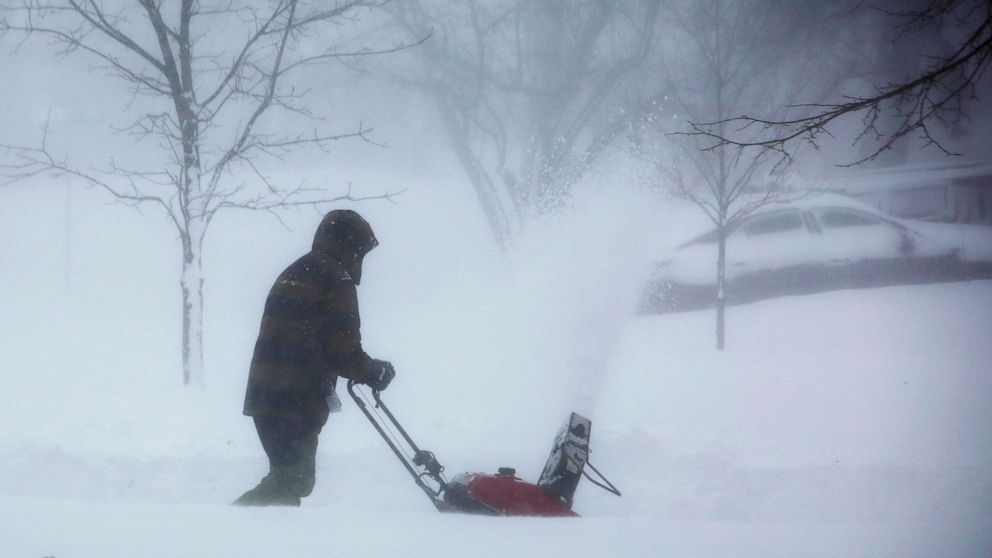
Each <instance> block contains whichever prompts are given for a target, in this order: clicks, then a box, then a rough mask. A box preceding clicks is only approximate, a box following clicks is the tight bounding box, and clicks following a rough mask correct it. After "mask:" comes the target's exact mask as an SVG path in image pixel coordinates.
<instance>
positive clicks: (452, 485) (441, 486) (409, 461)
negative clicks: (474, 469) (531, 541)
mask: <svg viewBox="0 0 992 558" xmlns="http://www.w3.org/2000/svg"><path fill="white" fill-rule="evenodd" d="M356 387H357V386H356V384H355V382H354V381H349V382H348V394H349V395H351V398H352V399H353V400H354V401H355V403H356V404H357V405H358V408H360V409H361V410H362V412H363V413H364V414H365V417H366V418H368V419H369V422H371V423H372V426H374V427H375V429H376V430H377V431H378V432H379V435H380V436H382V439H383V440H385V441H386V444H387V445H388V446H389V448H390V449H391V450H393V453H394V454H396V457H397V458H398V459H399V460H400V462H401V463H402V464H403V466H404V467H406V470H407V471H408V472H409V473H410V475H411V476H413V481H414V482H415V483H416V484H417V486H419V487H420V488H421V490H423V491H424V493H425V494H427V497H428V498H430V500H431V503H432V504H434V507H436V508H437V509H438V510H439V511H442V512H456V513H472V514H481V515H517V516H540V517H562V516H577V515H578V514H577V513H575V512H574V511H572V497H573V496H574V495H575V489H576V487H578V485H579V480H581V478H582V476H583V475H584V476H585V477H586V478H588V479H589V481H590V482H592V483H593V484H595V485H596V486H599V487H600V488H602V489H604V490H606V491H608V492H611V493H613V494H616V495H617V496H620V491H619V490H617V488H616V487H615V486H613V484H612V483H611V482H610V481H609V480H607V479H606V477H604V476H603V474H602V473H600V472H599V471H598V470H596V468H595V467H593V465H592V463H589V432H590V428H591V426H592V423H591V422H590V421H589V419H587V418H585V417H582V416H580V415H578V414H576V413H572V415H571V416H570V417H569V420H568V423H567V424H566V425H565V426H564V428H562V430H561V432H559V433H558V436H557V437H556V438H555V443H554V446H553V447H552V449H551V455H550V456H549V457H548V461H547V464H546V465H545V466H544V472H542V473H541V478H540V479H539V480H538V481H537V484H531V483H529V482H524V481H523V480H521V479H519V478H517V477H516V470H514V469H512V468H510V467H500V468H499V471H498V472H497V473H496V474H495V475H493V474H487V473H461V474H459V475H456V476H455V477H454V478H452V479H451V480H450V481H448V480H446V479H445V478H444V475H443V474H442V473H443V472H444V467H443V466H441V464H440V463H438V461H437V458H436V457H434V454H433V453H431V452H429V451H426V450H422V449H420V448H419V447H417V444H415V443H414V441H413V440H412V439H411V438H410V435H409V434H407V433H406V430H404V429H403V427H402V426H401V425H400V423H399V421H397V420H396V417H395V416H393V413H391V412H390V411H389V407H387V406H386V404H385V403H383V402H382V399H381V398H380V396H379V392H378V391H375V390H372V400H371V401H370V400H369V399H368V397H367V396H366V395H365V393H364V392H359V391H356ZM380 411H381V413H380ZM586 467H588V468H589V469H591V470H592V471H593V472H594V473H595V474H596V476H597V477H598V478H599V479H600V480H596V479H594V478H593V477H592V476H590V475H589V473H588V472H587V471H586ZM600 481H602V482H600Z"/></svg>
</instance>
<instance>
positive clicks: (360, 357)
mask: <svg viewBox="0 0 992 558" xmlns="http://www.w3.org/2000/svg"><path fill="white" fill-rule="evenodd" d="M376 245H378V241H377V240H376V238H375V235H374V234H373V233H372V227H370V226H369V224H368V223H367V222H366V221H365V219H362V217H361V216H360V215H359V214H358V213H355V212H354V211H350V210H334V211H331V212H330V213H328V214H327V215H326V216H325V217H324V219H323V220H322V221H321V223H320V226H319V227H318V228H317V233H316V235H315V236H314V240H313V248H312V249H311V250H310V252H309V253H307V254H306V255H304V256H303V257H301V258H300V259H298V260H296V261H295V262H293V264H292V265H290V266H289V267H288V268H286V270H285V271H283V272H282V274H280V275H279V277H278V279H276V282H275V285H273V286H272V289H271V290H270V291H269V295H268V298H266V300H265V310H264V312H263V314H262V324H261V327H260V330H259V334H258V340H257V341H256V342H255V352H254V355H253V357H252V361H251V368H250V371H249V373H248V387H247V389H246V393H245V403H244V414H245V415H248V416H250V417H252V419H253V420H254V422H255V429H256V430H257V431H258V437H259V440H260V441H261V443H262V448H263V449H264V450H265V453H266V455H267V456H268V458H269V473H268V474H267V475H266V476H265V477H264V478H263V479H262V480H261V482H259V484H258V486H256V487H255V488H253V489H251V490H249V491H248V492H246V493H244V494H243V495H242V496H241V497H240V498H238V499H237V500H236V501H235V502H234V503H235V504H237V505H246V506H266V505H291V506H298V505H300V499H301V498H304V497H306V496H308V495H309V494H310V492H311V491H312V490H313V486H314V483H315V480H316V474H315V471H316V461H315V456H316V452H317V436H318V434H320V430H321V428H323V426H324V423H325V422H326V421H327V416H328V414H329V412H330V411H331V410H334V409H329V408H328V404H329V402H331V404H334V403H336V401H337V400H336V393H335V387H336V383H337V379H338V377H343V378H347V379H350V380H355V381H356V382H358V383H363V384H367V385H369V386H371V387H372V389H376V390H380V391H381V390H383V389H386V387H387V386H388V385H389V382H390V381H391V380H392V379H393V377H394V376H395V371H394V370H393V366H392V364H390V363H389V362H386V361H384V360H376V359H373V358H370V357H369V356H368V355H367V354H365V351H363V350H362V342H361V340H362V338H361V333H360V332H359V328H360V325H361V323H360V320H359V317H358V293H357V291H356V289H355V286H356V285H358V284H359V283H360V282H361V279H362V261H363V259H364V257H365V255H366V254H368V253H369V251H371V250H372V249H373V248H375V247H376ZM338 405H339V403H338Z"/></svg>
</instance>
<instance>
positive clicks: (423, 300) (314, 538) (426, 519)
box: [0, 188, 992, 558]
mask: <svg viewBox="0 0 992 558" xmlns="http://www.w3.org/2000/svg"><path fill="white" fill-rule="evenodd" d="M417 192H431V191H430V190H427V189H420V190H414V191H413V193H412V194H411V195H410V196H409V197H408V198H407V199H405V200H403V203H402V204H401V206H399V207H392V206H389V205H388V204H384V205H382V206H367V210H366V209H362V211H363V212H365V213H366V214H367V215H369V218H370V220H371V221H372V223H373V225H374V226H376V229H377V232H378V233H379V237H380V240H382V241H383V242H382V246H381V247H380V248H379V249H378V250H377V251H376V252H374V253H373V254H372V255H370V257H369V258H370V259H369V260H368V261H367V262H366V277H365V281H364V282H363V285H362V287H361V289H360V296H361V299H362V305H363V312H364V315H363V320H364V326H363V332H364V337H365V340H366V348H367V349H368V350H369V352H370V353H372V354H373V355H374V356H381V357H383V358H389V359H391V360H393V362H394V363H395V364H396V366H397V369H398V373H399V376H398V378H397V380H396V382H395V383H394V385H393V386H392V387H391V388H390V390H389V391H387V392H386V394H385V397H386V399H387V401H389V402H390V404H391V407H392V408H393V410H394V411H395V412H396V414H397V415H398V416H399V418H400V419H401V420H402V421H403V422H404V424H405V426H407V428H408V430H409V431H410V432H411V434H412V435H413V436H414V437H415V438H416V439H417V441H418V442H419V443H420V444H421V445H422V446H423V447H425V448H428V449H431V450H433V451H435V452H436V453H437V455H438V458H439V459H440V461H441V462H442V463H443V464H444V465H446V466H447V470H448V472H449V473H457V472H460V471H466V470H468V471H471V470H482V471H494V470H495V469H496V468H497V467H499V466H514V467H516V468H517V471H518V474H519V476H521V477H523V478H525V479H529V480H533V479H535V478H536V477H537V476H538V474H539V472H540V469H541V466H542V465H543V463H544V460H545V458H546V457H547V452H548V450H549V449H550V445H551V442H552V438H553V436H554V434H555V432H556V431H557V429H558V427H559V426H560V423H561V422H563V421H564V420H565V418H566V417H567V412H568V411H570V410H576V411H579V412H582V413H584V414H587V415H588V416H589V417H590V418H592V420H593V432H592V447H593V454H592V462H593V463H594V464H595V465H596V466H597V467H598V468H599V469H600V470H602V471H603V472H604V473H605V474H606V475H607V476H608V477H609V478H610V479H611V480H612V481H614V482H615V483H616V484H617V485H618V486H619V487H620V488H621V490H623V491H624V496H623V497H622V498H616V497H614V496H611V495H609V494H607V493H605V492H602V491H599V490H598V489H596V488H595V487H593V486H592V485H590V484H587V483H586V484H581V485H580V487H579V491H578V494H577V496H576V509H577V511H579V512H580V513H581V514H582V515H583V516H584V517H583V518H582V519H577V520H548V519H519V518H517V519H513V518H510V519H505V518H504V519H495V518H479V517H467V516H444V515H440V514H437V513H436V512H435V511H434V510H433V509H432V508H431V506H430V504H429V503H428V501H427V499H426V498H424V497H423V495H422V494H421V493H420V492H419V491H418V490H417V489H416V487H415V486H414V485H413V483H412V482H411V481H410V479H409V478H408V477H406V476H405V472H404V471H403V470H402V469H401V467H400V466H399V464H398V463H396V462H395V461H394V459H393V457H392V456H391V454H390V453H389V452H388V450H387V449H386V448H385V446H384V445H383V444H382V443H381V441H380V440H379V439H378V437H377V436H376V435H375V433H374V431H373V430H372V428H371V427H370V426H369V425H368V424H367V423H366V422H365V421H364V418H363V417H362V416H361V414H360V413H359V412H358V411H357V409H355V408H354V406H353V405H351V403H350V402H349V401H346V402H345V411H344V412H343V413H340V414H338V415H335V416H333V417H332V418H331V421H330V422H329V423H328V425H327V427H326V428H325V431H324V433H323V434H322V438H321V440H322V444H321V446H320V450H319V455H318V459H319V463H318V482H317V487H316V489H315V491H314V494H313V495H312V496H311V497H310V498H308V499H306V500H305V501H304V504H303V506H302V507H301V508H299V509H235V508H232V507H230V506H228V505H227V503H228V502H229V501H231V500H233V499H234V498H235V497H237V496H238V495H239V494H240V493H241V492H242V491H244V490H245V489H247V488H249V487H250V486H252V485H253V483H254V482H256V481H257V480H258V478H259V477H260V476H261V475H262V474H263V473H264V459H263V456H262V452H261V449H260V448H259V446H258V442H257V439H256V438H255V435H254V431H253V429H252V426H251V422H250V420H248V419H246V418H245V417H242V416H241V415H240V404H241V396H242V393H243V391H242V390H243V388H244V379H245V372H246V369H247V363H248V359H249V358H250V351H251V345H252V342H253V341H254V335H255V333H256V331H257V329H256V328H257V320H258V316H259V314H260V312H261V304H262V300H263V298H264V294H265V291H266V290H267V289H268V286H269V283H270V281H271V280H272V278H273V277H274V276H275V274H276V273H278V271H279V270H281V269H282V267H283V266H284V265H285V264H287V263H289V261H292V259H294V258H295V257H296V255H297V254H298V253H299V251H300V250H301V249H304V250H305V249H306V246H307V245H308V244H309V236H310V234H311V232H312V230H313V226H314V225H315V224H316V220H317V219H319V216H317V215H309V214H307V215H300V216H297V217H296V218H295V221H294V226H293V228H292V229H291V230H289V231H286V230H284V229H282V228H281V227H279V226H278V224H277V223H272V222H265V221H258V220H250V219H248V218H241V217H232V218H230V219H228V220H226V221H224V222H223V223H221V224H219V225H218V226H219V227H221V228H219V229H218V230H217V232H216V233H215V237H213V238H214V240H213V241H212V242H213V244H212V245H210V246H208V262H207V265H208V268H207V272H208V281H209V283H208V287H207V289H208V290H207V297H208V302H207V305H208V307H207V320H208V323H207V342H208V357H207V358H208V362H207V365H208V371H209V373H210V374H211V375H210V376H209V377H208V384H207V386H208V387H207V389H206V390H205V391H190V390H188V389H185V388H182V387H181V386H179V385H178V383H179V382H178V378H179V363H178V357H177V355H176V352H177V351H176V348H177V347H178V319H177V308H176V306H177V305H178V300H177V299H178V293H177V292H174V291H175V290H176V289H175V284H174V283H175V275H174V273H175V262H174V260H173V259H171V258H170V255H172V253H173V252H172V251H174V250H175V248H174V246H173V244H172V242H173V240H172V239H171V238H170V237H169V236H168V234H167V230H166V229H164V227H162V228H157V227H158V222H157V221H148V220H145V219H142V218H141V217H140V216H139V215H137V214H132V213H128V212H127V211H125V210H122V209H119V208H105V207H102V206H101V204H102V202H101V201H99V199H98V198H92V199H91V198H90V197H86V196H83V197H81V198H79V199H77V200H76V201H75V203H76V204H77V207H76V209H75V211H76V212H75V213H74V214H73V217H72V223H73V225H72V226H73V228H72V229H66V230H63V228H60V227H61V224H60V223H61V222H62V220H63V217H64V216H63V215H62V213H61V211H60V210H57V209H56V210H53V208H60V207H62V204H61V200H62V197H61V196H62V193H61V192H60V191H59V190H57V189H53V190H48V191H40V192H28V191H26V190H16V191H8V192H6V193H5V194H4V196H5V198H4V202H5V203H4V204H0V240H2V242H3V246H4V252H3V258H4V259H3V261H2V262H0V263H2V266H0V288H2V291H3V293H4V296H3V297H2V298H0V304H2V308H0V352H2V355H3V362H4V366H3V368H2V369H0V408H2V409H3V414H4V420H3V421H2V422H0V557H6V556H10V557H41V556H55V557H58V558H75V557H106V556H122V557H123V556H141V557H143V558H155V557H159V556H162V557H165V556H170V557H172V556H211V557H223V556H232V557H239V558H242V557H251V556H329V555H337V556H480V557H484V556H493V557H496V556H500V557H502V556H539V557H548V556H569V557H582V556H589V557H602V556H831V557H834V556H898V557H907V556H921V557H922V556H942V557H944V556H962V557H971V556H975V557H979V556H988V555H990V553H992V434H990V430H989V425H992V374H990V371H992V366H990V363H992V342H990V339H989V333H988V332H989V331H992V281H975V282H969V283H955V284H938V285H924V286H911V287H891V288H884V289H873V290H861V291H838V292H831V293H825V294H820V295H814V296H806V297H794V298H783V299H778V300H770V301H764V302H760V303H756V304H751V305H743V306H738V307H733V308H731V309H729V310H728V314H727V319H728V348H727V350H726V351H724V352H722V353H719V352H717V351H715V350H714V349H713V344H714V342H713V333H712V328H713V323H712V322H713V319H714V318H713V314H712V312H711V311H702V312H692V313H684V314H674V315H663V316H645V317H630V316H631V312H630V311H631V310H632V309H633V306H634V304H636V299H637V296H636V295H637V293H636V289H635V288H634V286H635V285H636V284H637V277H639V276H641V275H640V274H641V273H642V272H643V271H644V270H645V269H646V268H647V265H648V264H649V263H650V258H648V257H639V256H638V254H637V251H638V250H639V249H640V248H642V247H643V243H642V242H634V243H632V242H630V238H632V237H633V238H642V237H640V236H638V234H639V232H640V231H639V230H632V229H631V227H634V228H635V229H636V227H635V226H634V225H632V223H636V222H642V221H644V219H641V218H640V216H639V214H638V211H640V209H638V208H639V206H640V205H641V204H639V203H636V202H637V200H634V203H626V202H619V201H618V202H615V203H616V205H615V206H609V205H608V203H609V202H605V201H604V200H602V199H600V200H595V199H594V200H592V201H591V202H590V203H589V204H588V205H585V206H584V205H582V204H579V205H578V206H577V207H575V208H574V212H575V213H576V214H577V215H578V216H579V217H578V218H576V219H574V220H571V221H570V220H565V221H563V222H561V223H557V224H554V225H553V226H551V227H550V228H549V229H548V230H546V231H540V232H536V233H534V234H533V235H532V239H531V241H529V242H528V241H524V242H523V243H522V245H521V247H520V250H519V251H518V252H516V255H515V256H514V259H513V261H512V262H511V265H510V266H508V267H507V266H505V265H503V264H502V263H499V258H498V257H497V256H496V255H495V253H494V252H493V251H492V250H491V249H487V248H486V244H485V243H484V242H483V240H482V239H484V238H485V235H486V232H485V230H484V228H483V227H482V226H481V224H480V220H479V219H478V216H477V215H467V216H464V215H461V214H459V213H455V212H452V213H449V214H445V215H444V216H443V217H441V216H440V214H441V213H443V212H442V211H441V210H439V209H437V207H438V202H437V199H438V198H450V197H451V196H455V195H456V194H454V193H453V192H452V191H450V190H445V189H443V188H440V189H439V191H436V192H433V193H430V194H427V193H424V194H418V193H417ZM464 195H467V194H464ZM431 196H436V198H431ZM453 203H454V202H453ZM458 203H461V202H458ZM466 206H468V205H467V204H466ZM440 207H442V208H443V207H444V206H440ZM604 207H605V209H604ZM15 208H17V209H15ZM32 208H34V209H32ZM583 215H585V217H589V216H593V217H597V218H594V219H589V218H584V217H583ZM603 215H608V216H610V218H608V219H603V218H602V216H603ZM149 223H156V225H155V226H152V225H149ZM618 223H623V225H624V226H623V227H617V226H616V225H617V224H618ZM121 230H125V231H128V232H129V234H127V235H121V234H120V231H121ZM618 231H622V232H618ZM68 246H74V247H75V249H74V251H73V252H71V253H69V250H67V247H68ZM576 246H578V247H579V248H576ZM487 250H488V251H487Z"/></svg>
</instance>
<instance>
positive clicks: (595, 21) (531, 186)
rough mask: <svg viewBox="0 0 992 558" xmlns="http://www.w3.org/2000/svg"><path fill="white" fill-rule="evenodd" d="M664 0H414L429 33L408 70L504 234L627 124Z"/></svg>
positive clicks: (404, 11) (402, 8)
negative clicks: (416, 66)
mask: <svg viewBox="0 0 992 558" xmlns="http://www.w3.org/2000/svg"><path fill="white" fill-rule="evenodd" d="M659 6H660V0H634V1H630V2H612V1H605V0H578V1H574V2H561V1H560V0H526V1H525V0H497V1H484V2H483V1H480V0H451V1H448V2H431V3H427V2H421V1H419V0H408V1H406V2H402V3H397V4H395V5H393V6H392V8H391V11H392V13H393V14H394V15H395V17H396V21H397V22H398V23H399V25H400V26H401V27H402V28H403V29H404V30H405V31H406V32H407V33H408V34H409V36H410V37H419V36H423V34H424V33H427V32H433V37H432V38H431V40H430V41H428V42H426V43H425V44H424V45H423V47H421V48H418V49H416V50H415V51H412V52H415V53H416V54H417V55H418V56H419V57H420V61H421V63H422V64H421V71H419V72H418V73H417V74H416V75H414V76H413V77H408V79H409V80H410V81H411V82H412V83H415V84H416V85H418V86H420V87H422V88H423V89H424V90H425V91H426V92H427V93H428V95H429V96H430V98H432V99H433V101H434V103H435V105H436V107H437V110H438V115H439V117H440V120H441V123H442V125H443V128H444V130H445V132H446V134H447V136H448V140H449V142H450V144H451V148H452V150H453V151H454V153H455V155H456V156H457V158H458V160H459V161H460V163H461V166H462V168H463V169H464V171H465V173H466V175H467V177H468V179H469V181H470V182H471V184H472V186H473V187H474V189H475V191H476V193H477V195H478V199H479V203H480V205H481V207H482V209H483V211H484V213H485V215H486V217H487V219H488V222H489V224H490V227H491V229H492V231H493V234H494V236H495V238H496V240H497V242H498V243H499V244H500V245H501V246H504V247H505V246H506V243H507V242H508V241H509V239H510V237H511V236H512V233H513V231H514V229H515V228H516V227H517V226H518V224H519V223H521V222H523V221H525V220H526V219H527V218H529V217H532V216H534V215H539V214H542V213H544V212H547V211H551V210H553V209H555V208H556V207H558V206H559V205H560V204H561V203H562V201H563V200H564V199H565V198H566V197H567V195H568V193H569V192H570V190H571V188H572V186H573V185H574V184H575V183H576V181H577V180H578V179H579V178H581V177H582V176H583V175H584V174H585V172H586V170H587V169H588V168H589V167H590V166H591V165H592V164H593V163H594V162H595V161H596V160H597V159H598V158H599V157H600V156H601V155H602V153H603V152H604V150H606V149H607V147H608V146H609V145H610V144H611V143H612V142H613V140H614V139H616V138H617V137H619V136H621V135H623V133H624V132H625V131H626V130H627V126H628V125H629V124H630V122H632V121H634V120H636V118H637V116H638V115H640V114H643V113H644V112H645V110H646V109H645V107H643V106H641V105H639V104H636V103H635V102H634V101H633V100H632V98H631V97H630V96H629V95H627V93H628V91H627V89H626V87H627V86H628V85H629V84H631V83H636V82H637V80H638V79H639V72H640V71H642V70H644V68H645V64H646V62H647V61H648V60H649V53H650V50H651V48H652V47H653V45H654V43H655V37H654V32H655V21H656V19H657V18H658V10H659Z"/></svg>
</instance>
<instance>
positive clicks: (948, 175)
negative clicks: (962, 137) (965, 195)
mask: <svg viewBox="0 0 992 558" xmlns="http://www.w3.org/2000/svg"><path fill="white" fill-rule="evenodd" d="M982 176H987V177H989V181H990V183H992V161H973V162H958V161H954V162H942V163H922V164H921V163H917V164H908V165H900V166H898V167H886V168H878V169H869V170H859V171H851V172H849V173H843V174H838V175H837V176H835V177H833V178H831V179H830V180H829V181H828V189H830V190H834V191H841V192H851V193H860V192H865V191H869V190H879V189H884V190H913V189H918V188H931V187H943V186H950V185H953V184H954V183H955V182H956V181H958V180H961V179H967V178H974V177H982Z"/></svg>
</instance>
